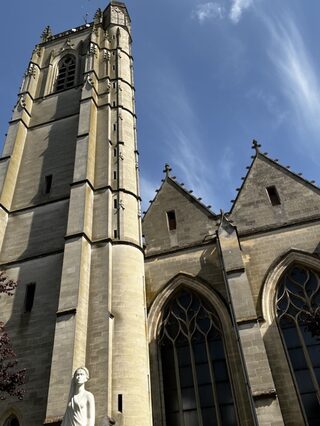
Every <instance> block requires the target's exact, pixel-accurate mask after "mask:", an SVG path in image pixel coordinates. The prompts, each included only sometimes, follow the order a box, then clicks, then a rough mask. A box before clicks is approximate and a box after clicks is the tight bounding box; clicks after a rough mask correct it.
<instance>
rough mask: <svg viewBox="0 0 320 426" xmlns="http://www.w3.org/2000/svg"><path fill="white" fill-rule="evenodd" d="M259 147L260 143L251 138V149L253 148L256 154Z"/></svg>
mask: <svg viewBox="0 0 320 426" xmlns="http://www.w3.org/2000/svg"><path fill="white" fill-rule="evenodd" d="M260 147H261V144H259V143H258V142H257V141H256V140H255V139H253V140H252V147H251V148H252V149H255V151H256V154H258V153H259V152H260V150H259V148H260Z"/></svg>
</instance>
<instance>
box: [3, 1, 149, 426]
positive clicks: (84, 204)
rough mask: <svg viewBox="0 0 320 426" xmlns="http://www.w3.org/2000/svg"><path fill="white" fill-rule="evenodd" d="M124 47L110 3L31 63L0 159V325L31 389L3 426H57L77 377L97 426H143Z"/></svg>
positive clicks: (132, 147)
mask: <svg viewBox="0 0 320 426" xmlns="http://www.w3.org/2000/svg"><path fill="white" fill-rule="evenodd" d="M131 41H132V40H131V28H130V18H129V15H128V12H127V9H126V7H125V5H124V4H123V3H121V2H117V1H111V3H110V4H109V5H108V7H107V8H106V9H105V10H104V11H101V10H98V11H97V12H96V14H95V17H94V22H93V23H92V24H86V25H82V26H80V27H77V28H72V29H70V30H68V31H65V32H63V33H60V34H57V35H53V34H52V33H51V30H50V28H49V27H47V28H46V29H45V31H44V32H43V34H42V40H41V43H40V44H38V45H37V46H36V47H35V50H34V51H33V53H32V58H31V61H30V64H29V66H28V69H27V71H26V74H25V78H24V81H23V83H22V86H21V90H20V93H19V98H18V102H17V105H16V106H15V108H14V112H13V117H12V120H11V122H10V126H9V131H8V134H7V138H6V142H5V146H4V151H3V156H2V158H1V159H0V189H1V197H0V218H1V227H0V248H1V255H0V262H1V268H2V269H5V270H6V271H7V274H8V276H9V277H10V278H13V279H16V280H17V281H18V283H19V284H18V287H17V290H16V294H15V295H14V297H12V298H9V297H3V298H2V299H1V301H0V305H1V307H0V312H1V319H2V320H4V321H6V324H7V330H8V332H9V334H10V337H11V340H12V343H13V346H14V348H15V350H16V352H17V357H18V360H19V365H20V366H21V368H26V369H27V377H28V380H27V383H26V385H25V388H26V393H25V398H24V400H23V401H19V402H16V401H13V400H11V399H10V398H9V399H7V400H6V401H2V402H1V403H0V425H3V424H6V421H7V419H9V418H10V416H14V418H16V419H17V421H18V422H19V423H17V424H19V425H20V426H31V425H32V426H40V425H43V424H50V425H59V424H60V421H61V419H62V416H63V414H64V411H65V408H66V405H67V400H68V394H69V388H70V381H71V377H72V375H73V372H74V371H75V369H76V368H78V367H80V366H86V367H87V368H88V369H89V371H90V376H91V377H90V381H89V382H88V384H87V389H88V390H89V391H91V392H92V393H93V394H94V396H95V401H96V425H99V426H100V425H108V424H109V421H110V420H111V423H110V424H113V423H112V422H113V421H116V423H117V424H121V425H127V426H134V425H139V426H150V425H151V408H150V387H149V360H148V349H147V333H146V308H145V291H144V285H145V284H144V259H143V250H142V240H141V220H140V196H139V180H138V151H137V145H136V116H135V105H134V104H135V101H134V81H133V66H132V63H133V60H132V55H131ZM12 418H13V417H12Z"/></svg>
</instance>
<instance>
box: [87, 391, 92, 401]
mask: <svg viewBox="0 0 320 426" xmlns="http://www.w3.org/2000/svg"><path fill="white" fill-rule="evenodd" d="M86 395H87V398H88V399H89V400H90V401H94V396H93V394H92V393H91V392H89V391H87V390H86Z"/></svg>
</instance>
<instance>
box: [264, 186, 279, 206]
mask: <svg viewBox="0 0 320 426" xmlns="http://www.w3.org/2000/svg"><path fill="white" fill-rule="evenodd" d="M266 189H267V193H268V197H269V200H270V203H271V204H272V205H273V206H278V205H279V204H281V201H280V197H279V194H278V191H277V188H276V187H275V186H268V187H267V188H266Z"/></svg>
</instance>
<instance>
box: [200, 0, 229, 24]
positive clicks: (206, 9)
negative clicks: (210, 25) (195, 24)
mask: <svg viewBox="0 0 320 426" xmlns="http://www.w3.org/2000/svg"><path fill="white" fill-rule="evenodd" d="M224 16H225V10H224V7H223V6H222V5H221V4H219V3H217V2H208V3H202V4H198V5H197V6H196V8H195V9H194V10H193V11H192V17H193V18H196V19H198V21H199V22H200V23H201V24H202V23H203V22H204V21H207V20H210V19H215V18H220V19H222V18H223V17H224Z"/></svg>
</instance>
